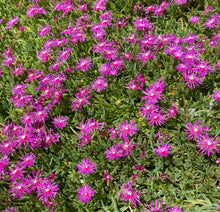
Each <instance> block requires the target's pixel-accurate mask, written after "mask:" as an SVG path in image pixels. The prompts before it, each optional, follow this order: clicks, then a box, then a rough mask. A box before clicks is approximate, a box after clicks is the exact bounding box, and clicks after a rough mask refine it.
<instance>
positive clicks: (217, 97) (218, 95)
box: [212, 90, 220, 102]
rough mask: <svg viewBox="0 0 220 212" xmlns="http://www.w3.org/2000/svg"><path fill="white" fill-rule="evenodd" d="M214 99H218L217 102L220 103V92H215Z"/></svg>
mask: <svg viewBox="0 0 220 212" xmlns="http://www.w3.org/2000/svg"><path fill="white" fill-rule="evenodd" d="M212 97H213V98H215V99H216V102H219V101H220V90H217V91H215V92H214V93H213V94H212Z"/></svg>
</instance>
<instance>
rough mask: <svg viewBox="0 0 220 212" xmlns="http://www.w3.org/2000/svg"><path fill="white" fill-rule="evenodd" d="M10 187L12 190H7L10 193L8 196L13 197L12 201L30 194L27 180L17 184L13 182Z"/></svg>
mask: <svg viewBox="0 0 220 212" xmlns="http://www.w3.org/2000/svg"><path fill="white" fill-rule="evenodd" d="M10 186H11V187H13V188H11V189H9V190H8V192H9V193H11V195H10V196H13V199H15V198H21V197H23V196H24V195H25V194H30V193H31V189H30V188H29V185H28V183H27V180H24V179H22V180H21V181H19V182H16V181H14V182H13V184H11V185H10Z"/></svg>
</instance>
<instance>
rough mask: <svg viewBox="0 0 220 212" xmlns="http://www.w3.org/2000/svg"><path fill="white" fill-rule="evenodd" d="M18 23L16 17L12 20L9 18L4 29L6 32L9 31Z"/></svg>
mask: <svg viewBox="0 0 220 212" xmlns="http://www.w3.org/2000/svg"><path fill="white" fill-rule="evenodd" d="M18 21H19V18H18V17H16V16H15V17H14V18H10V19H9V21H8V22H7V24H6V27H5V28H6V29H7V30H9V29H11V27H12V26H14V25H15V24H16V23H18Z"/></svg>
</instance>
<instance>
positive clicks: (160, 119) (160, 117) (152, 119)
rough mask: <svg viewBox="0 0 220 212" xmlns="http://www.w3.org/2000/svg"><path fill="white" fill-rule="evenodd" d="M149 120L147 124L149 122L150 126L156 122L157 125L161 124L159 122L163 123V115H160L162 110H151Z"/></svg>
mask: <svg viewBox="0 0 220 212" xmlns="http://www.w3.org/2000/svg"><path fill="white" fill-rule="evenodd" d="M149 120H150V121H149V122H148V124H150V125H151V126H153V125H154V124H156V125H157V126H158V125H159V126H161V124H164V122H165V116H164V115H162V112H161V111H159V112H156V113H155V112H152V113H151V114H150V117H149Z"/></svg>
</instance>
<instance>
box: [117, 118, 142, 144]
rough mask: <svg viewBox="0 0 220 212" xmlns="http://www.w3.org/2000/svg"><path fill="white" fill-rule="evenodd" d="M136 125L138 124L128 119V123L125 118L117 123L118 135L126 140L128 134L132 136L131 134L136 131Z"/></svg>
mask: <svg viewBox="0 0 220 212" xmlns="http://www.w3.org/2000/svg"><path fill="white" fill-rule="evenodd" d="M137 126H138V125H137V124H135V121H130V123H128V121H127V120H125V121H122V123H120V124H118V127H119V129H118V133H119V135H118V136H119V137H120V138H123V139H124V140H128V136H130V137H132V134H136V133H137V130H138V128H137Z"/></svg>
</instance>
